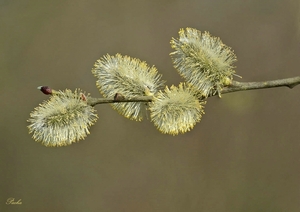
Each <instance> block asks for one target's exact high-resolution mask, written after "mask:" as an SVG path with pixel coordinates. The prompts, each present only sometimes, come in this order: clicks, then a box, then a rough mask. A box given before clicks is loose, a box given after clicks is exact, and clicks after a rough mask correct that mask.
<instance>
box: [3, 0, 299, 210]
mask: <svg viewBox="0 0 300 212" xmlns="http://www.w3.org/2000/svg"><path fill="white" fill-rule="evenodd" d="M299 6H300V2H299V0H295V1H292V0H290V1H286V0H272V1H271V0H269V1H259V0H251V1H250V0H231V1H224V0H223V1H222V0H216V1H210V0H202V1H193V0H186V1H176V0H172V1H171V0H165V1H158V0H153V1H145V0H140V1H117V0H116V1H108V0H102V1H96V0H87V1H77V0H60V1H57V0H56V1H38V0H30V1H25V0H24V1H22V0H21V1H9V0H1V1H0V26H1V28H0V30H1V34H0V42H1V48H0V68H1V69H0V70H1V78H0V88H1V93H0V99H1V109H2V110H1V123H0V124H1V128H0V129H1V143H0V144H1V148H0V149H1V150H0V151H1V180H0V183H1V192H0V197H1V198H0V200H1V201H0V211H44V212H48V211H49V212H52V211H104V212H106V211H112V212H115V211H125V212H126V211H130V212H133V211H143V212H148V211H149V212H152V211H164V212H166V211H172V212H175V211H179V212H181V211H212V212H214V211H218V212H221V211H229V212H235V211H245V212H248V211H249V212H250V211H251V212H253V211H263V212H268V211H272V212H277V211H278V212H279V211H289V212H291V211H292V212H293V211H295V212H296V211H300V201H299V200H300V185H299V180H300V156H299V150H300V134H299V127H300V121H299V115H300V112H299V107H300V100H299V95H300V87H299V86H298V87H295V88H294V89H292V90H290V89H288V88H275V89H266V90H257V91H247V92H238V93H232V94H226V95H223V96H222V98H221V99H219V98H217V97H213V98H209V100H208V103H207V105H206V109H205V111H206V114H205V116H204V117H203V119H202V121H201V122H200V123H199V124H197V125H196V127H195V128H194V129H193V130H192V131H191V132H189V133H186V134H184V135H179V136H169V135H163V134H160V133H159V132H158V131H157V130H156V129H155V127H154V126H153V125H152V124H151V123H150V122H149V121H147V120H145V121H143V122H141V123H139V122H133V121H129V120H127V119H125V118H123V117H122V116H119V115H118V114H117V113H116V112H115V111H113V110H112V109H111V108H110V106H109V105H98V106H96V109H97V111H98V114H99V117H100V118H99V120H98V122H97V124H96V125H95V126H93V127H92V128H91V134H90V135H89V136H88V137H87V138H86V140H84V141H81V142H79V143H76V144H73V145H71V146H68V147H61V148H46V147H44V146H43V145H41V144H40V143H36V142H35V141H34V140H32V139H31V135H29V134H28V129H27V125H28V123H27V122H26V120H27V119H28V118H29V113H30V112H31V111H32V110H33V109H34V108H35V107H36V106H38V104H39V103H41V102H42V101H44V100H46V99H47V98H48V97H47V96H45V95H43V94H42V93H41V92H39V91H38V90H36V87H37V86H39V85H49V86H51V87H53V88H55V89H65V88H69V89H72V90H74V89H75V88H81V89H83V90H85V91H86V92H89V93H91V94H92V96H94V97H100V94H99V92H98V90H97V88H96V86H95V81H96V79H95V77H94V76H93V75H92V73H91V69H92V67H93V64H94V62H95V61H96V60H97V59H98V58H100V57H101V56H103V55H104V54H107V53H109V54H116V53H121V54H124V55H129V56H132V57H137V58H140V59H141V60H145V61H147V63H148V64H149V65H155V66H156V67H157V68H158V70H159V72H160V73H162V74H163V79H164V80H166V81H167V85H172V84H175V85H177V84H178V83H179V82H180V81H181V79H180V77H179V75H178V74H177V72H176V71H175V69H174V68H173V67H172V63H171V59H170V57H169V53H170V52H171V51H172V49H171V48H170V44H169V42H170V39H171V38H172V37H178V30H179V29H180V28H185V27H193V28H197V29H199V30H201V31H205V30H206V31H209V32H210V33H211V34H212V35H214V36H218V37H220V38H221V39H222V41H223V42H224V43H225V44H226V45H228V46H230V47H232V48H233V49H234V50H235V52H236V54H237V57H238V62H237V63H236V64H235V65H236V66H237V69H236V70H237V74H239V75H241V76H243V78H242V79H241V81H260V80H271V79H278V78H285V77H292V76H297V75H299V73H300V72H299V66H300V60H299V55H300V48H299V46H300V45H299V44H300V7H299ZM238 80H239V79H238ZM10 197H12V198H15V200H18V199H21V201H22V205H6V204H5V202H6V200H7V199H8V198H10Z"/></svg>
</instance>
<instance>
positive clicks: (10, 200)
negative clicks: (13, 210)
mask: <svg viewBox="0 0 300 212" xmlns="http://www.w3.org/2000/svg"><path fill="white" fill-rule="evenodd" d="M6 205H22V199H18V200H17V199H15V198H13V197H10V198H8V199H7V200H6Z"/></svg>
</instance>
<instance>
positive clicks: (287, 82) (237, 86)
mask: <svg viewBox="0 0 300 212" xmlns="http://www.w3.org/2000/svg"><path fill="white" fill-rule="evenodd" d="M299 84H300V76H298V77H292V78H286V79H279V80H272V81H263V82H237V81H233V83H232V85H231V86H228V87H225V88H224V89H223V90H222V92H221V94H226V93H232V92H236V91H247V90H255V89H265V88H275V87H284V86H286V87H288V88H291V89H292V88H293V87H295V86H296V85H299ZM215 95H217V94H215ZM215 95H212V96H215ZM151 101H152V97H151V96H140V97H136V98H134V99H121V100H116V99H108V98H89V99H88V104H89V105H91V106H95V105H98V104H107V103H119V102H151Z"/></svg>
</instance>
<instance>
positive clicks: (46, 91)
mask: <svg viewBox="0 0 300 212" xmlns="http://www.w3.org/2000/svg"><path fill="white" fill-rule="evenodd" d="M37 89H39V90H40V91H42V92H43V93H44V94H46V95H49V94H52V89H51V88H50V87H49V86H39V87H37Z"/></svg>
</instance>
